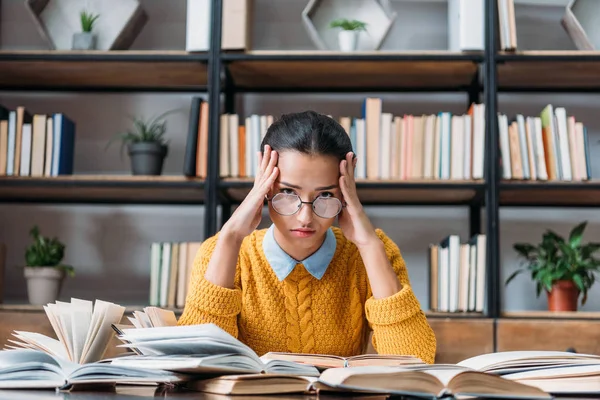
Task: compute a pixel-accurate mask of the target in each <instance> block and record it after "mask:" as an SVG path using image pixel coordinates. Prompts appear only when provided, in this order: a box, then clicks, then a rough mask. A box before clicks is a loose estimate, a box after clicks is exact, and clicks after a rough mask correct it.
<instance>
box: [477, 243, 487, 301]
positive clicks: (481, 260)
mask: <svg viewBox="0 0 600 400" xmlns="http://www.w3.org/2000/svg"><path fill="white" fill-rule="evenodd" d="M485 265H486V236H485V235H483V234H481V235H477V284H476V286H477V294H476V301H475V311H477V312H483V304H484V302H485V286H486V279H485V275H486V268H485Z"/></svg>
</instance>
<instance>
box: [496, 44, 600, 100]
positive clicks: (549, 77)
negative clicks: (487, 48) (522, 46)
mask: <svg viewBox="0 0 600 400" xmlns="http://www.w3.org/2000/svg"><path fill="white" fill-rule="evenodd" d="M496 60H497V62H498V64H497V68H498V90H499V91H515V92H519V91H523V92H527V91H533V92H536V91H540V92H543V91H556V92H561V91H564V92H593V91H598V90H599V89H600V51H522V52H514V53H513V52H501V53H499V54H498V55H497V56H496Z"/></svg>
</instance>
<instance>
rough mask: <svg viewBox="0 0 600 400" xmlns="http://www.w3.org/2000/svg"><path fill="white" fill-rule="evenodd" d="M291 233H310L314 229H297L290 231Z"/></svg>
mask: <svg viewBox="0 0 600 400" xmlns="http://www.w3.org/2000/svg"><path fill="white" fill-rule="evenodd" d="M292 232H303V233H311V232H314V229H306V228H298V229H292Z"/></svg>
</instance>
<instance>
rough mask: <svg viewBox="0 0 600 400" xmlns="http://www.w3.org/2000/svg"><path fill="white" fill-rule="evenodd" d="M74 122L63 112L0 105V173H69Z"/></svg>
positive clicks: (23, 174) (11, 174)
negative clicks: (38, 111) (46, 112)
mask: <svg viewBox="0 0 600 400" xmlns="http://www.w3.org/2000/svg"><path fill="white" fill-rule="evenodd" d="M74 155H75V123H74V122H73V121H72V120H71V119H70V118H69V117H67V116H66V115H65V114H63V113H56V114H52V115H46V114H32V112H30V111H29V110H27V109H26V108H25V107H23V106H19V107H17V108H16V109H14V110H10V109H8V108H6V107H4V106H2V105H0V176H38V177H42V176H43V177H49V176H58V175H72V174H73V161H74Z"/></svg>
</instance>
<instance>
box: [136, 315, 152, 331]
mask: <svg viewBox="0 0 600 400" xmlns="http://www.w3.org/2000/svg"><path fill="white" fill-rule="evenodd" d="M133 315H134V317H135V318H136V319H137V321H138V323H139V324H140V325H141V328H152V322H151V321H150V318H149V317H148V315H147V314H146V313H144V312H141V311H134V312H133Z"/></svg>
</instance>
